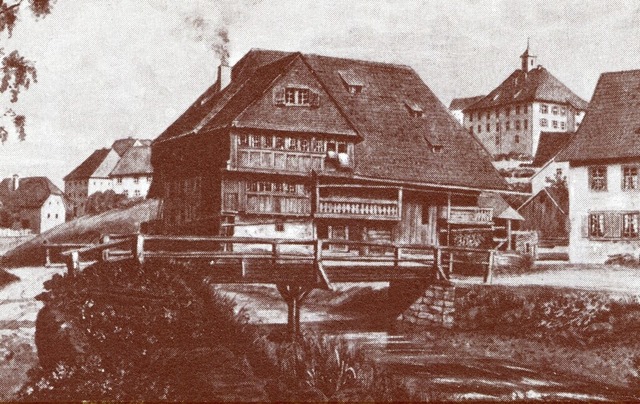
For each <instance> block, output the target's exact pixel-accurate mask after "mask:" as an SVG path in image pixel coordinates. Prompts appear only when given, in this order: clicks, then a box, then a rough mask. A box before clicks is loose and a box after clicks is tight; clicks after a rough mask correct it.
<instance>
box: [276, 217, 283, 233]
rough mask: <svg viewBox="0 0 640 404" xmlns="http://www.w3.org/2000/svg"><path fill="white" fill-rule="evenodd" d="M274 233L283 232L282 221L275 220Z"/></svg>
mask: <svg viewBox="0 0 640 404" xmlns="http://www.w3.org/2000/svg"><path fill="white" fill-rule="evenodd" d="M276 231H277V232H282V231H284V221H282V220H281V219H277V220H276Z"/></svg>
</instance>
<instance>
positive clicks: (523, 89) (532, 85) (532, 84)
mask: <svg viewBox="0 0 640 404" xmlns="http://www.w3.org/2000/svg"><path fill="white" fill-rule="evenodd" d="M532 101H547V102H556V103H559V104H570V105H572V106H573V107H574V108H577V109H579V110H585V109H587V106H588V103H587V102H586V101H585V100H583V99H582V98H580V97H578V96H577V95H576V94H575V93H574V92H573V91H571V90H570V89H569V88H568V87H567V86H565V85H564V84H562V82H560V80H558V79H557V78H556V77H554V76H553V75H552V74H551V73H549V71H547V69H545V68H544V67H542V66H539V67H538V68H536V69H533V70H530V71H529V72H525V71H523V70H521V69H517V70H515V71H514V72H513V73H512V74H511V75H510V76H509V77H508V78H507V79H506V80H505V81H503V82H502V84H500V85H499V86H498V87H496V88H495V89H494V90H493V91H491V92H490V93H489V94H487V96H486V97H484V98H482V99H481V100H480V101H478V102H476V103H474V104H471V105H469V106H467V108H465V110H476V109H486V108H493V107H497V106H501V105H507V104H513V103H518V102H522V103H524V102H532Z"/></svg>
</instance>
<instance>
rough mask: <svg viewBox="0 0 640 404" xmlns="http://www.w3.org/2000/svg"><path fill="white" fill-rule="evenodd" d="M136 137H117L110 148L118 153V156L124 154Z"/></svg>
mask: <svg viewBox="0 0 640 404" xmlns="http://www.w3.org/2000/svg"><path fill="white" fill-rule="evenodd" d="M137 140H138V139H134V138H132V137H128V138H126V139H118V140H116V141H115V142H113V144H112V145H111V148H112V149H113V150H115V151H116V153H118V155H119V156H120V157H122V156H124V154H125V153H126V152H127V150H129V148H130V147H131V146H133V145H134V144H135V143H136V141H137Z"/></svg>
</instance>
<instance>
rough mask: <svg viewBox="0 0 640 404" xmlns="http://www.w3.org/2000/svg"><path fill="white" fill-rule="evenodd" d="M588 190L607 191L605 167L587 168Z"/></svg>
mask: <svg viewBox="0 0 640 404" xmlns="http://www.w3.org/2000/svg"><path fill="white" fill-rule="evenodd" d="M589 188H590V189H591V190H592V191H606V190H607V167H603V166H597V167H589Z"/></svg>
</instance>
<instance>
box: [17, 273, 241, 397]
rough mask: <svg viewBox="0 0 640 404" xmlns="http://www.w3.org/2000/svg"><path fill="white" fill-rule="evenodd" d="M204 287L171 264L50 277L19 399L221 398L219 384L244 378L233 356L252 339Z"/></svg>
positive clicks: (228, 304) (230, 307)
mask: <svg viewBox="0 0 640 404" xmlns="http://www.w3.org/2000/svg"><path fill="white" fill-rule="evenodd" d="M202 279H204V276H203V274H197V273H195V272H193V271H181V268H179V267H176V266H163V265H153V264H145V265H143V266H137V265H125V264H123V263H104V264H96V265H94V266H92V267H90V268H87V269H86V270H85V271H83V272H82V273H81V274H78V275H77V276H69V275H65V276H59V275H56V276H54V277H53V278H52V279H51V280H50V281H47V282H46V283H45V288H46V290H47V292H45V293H44V294H42V295H40V296H39V297H38V298H39V299H40V300H42V301H44V302H45V307H44V309H43V310H42V311H41V312H40V314H39V318H38V324H37V330H36V345H37V348H38V352H39V356H40V367H38V368H36V369H33V370H32V371H31V373H30V380H29V382H28V383H27V384H26V385H25V386H24V387H23V389H22V391H21V397H22V398H23V399H25V400H35V401H60V400H64V401H67V400H78V398H83V399H88V400H118V401H122V400H124V401H134V400H171V401H185V400H186V401H194V400H195V401H202V400H211V399H215V398H217V399H222V398H224V394H225V392H224V391H222V390H223V387H224V386H223V385H221V384H220V383H219V379H220V378H224V377H229V375H230V374H231V375H235V377H236V378H238V379H240V380H245V379H247V377H246V376H245V370H244V367H243V366H244V365H243V363H242V361H241V360H240V359H239V358H241V357H242V355H243V354H244V353H245V352H246V351H247V347H248V346H249V345H250V343H251V333H250V332H248V331H247V330H246V327H247V325H246V321H244V319H243V316H242V314H240V315H237V314H235V313H234V304H233V302H232V301H231V300H229V299H226V298H224V297H222V296H221V295H218V294H216V293H215V292H214V291H212V290H211V288H210V287H208V285H206V284H203V282H202ZM205 313H206V315H205ZM47 319H48V321H47ZM56 319H58V320H59V321H57V320H56ZM52 330H53V331H55V332H52Z"/></svg>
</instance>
